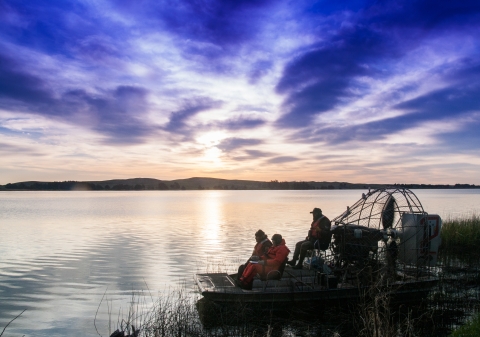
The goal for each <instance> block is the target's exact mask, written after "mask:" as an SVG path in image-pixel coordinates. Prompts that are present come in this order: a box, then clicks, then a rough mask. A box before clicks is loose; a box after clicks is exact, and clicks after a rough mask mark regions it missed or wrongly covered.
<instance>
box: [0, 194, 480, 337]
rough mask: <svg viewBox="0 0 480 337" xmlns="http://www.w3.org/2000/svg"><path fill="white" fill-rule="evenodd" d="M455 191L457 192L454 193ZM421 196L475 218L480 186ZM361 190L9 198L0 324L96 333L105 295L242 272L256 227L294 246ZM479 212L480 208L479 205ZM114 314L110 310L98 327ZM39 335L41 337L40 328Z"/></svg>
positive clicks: (1, 206)
mask: <svg viewBox="0 0 480 337" xmlns="http://www.w3.org/2000/svg"><path fill="white" fill-rule="evenodd" d="M451 192H452V193H451ZM461 192H462V191H421V192H419V193H418V196H419V198H420V200H421V202H422V203H423V204H424V206H425V209H426V210H427V211H428V212H430V213H439V214H440V215H441V216H444V215H445V214H444V213H445V212H450V210H452V209H454V210H455V211H456V212H458V213H460V212H462V210H465V211H466V212H471V210H472V208H473V207H474V205H479V204H480V190H476V191H473V192H472V191H465V193H463V194H462V193H461ZM360 196H361V191H338V190H337V191H178V192H173V191H143V192H134V191H131V192H124V191H121V192H1V193H0V233H2V236H1V244H0V328H3V327H4V326H5V325H6V324H7V323H8V321H10V319H12V318H13V317H15V316H16V315H17V314H19V313H20V312H21V311H22V310H23V309H25V308H27V309H28V310H27V311H26V312H25V313H24V314H23V315H22V317H20V318H19V319H17V320H16V321H15V322H14V323H15V324H12V325H11V326H9V328H8V335H15V334H17V335H19V336H21V335H23V334H26V335H35V336H40V337H42V336H65V335H95V334H96V332H95V330H94V328H93V318H94V316H95V312H96V310H97V308H98V305H99V303H100V301H101V299H102V296H103V294H104V293H105V291H106V290H107V293H106V297H107V298H108V299H109V301H111V303H112V307H114V308H115V310H116V312H115V317H116V315H118V310H119V308H121V307H123V308H125V307H128V302H129V301H130V300H131V298H130V297H131V294H132V291H147V287H148V291H149V292H151V293H152V294H154V295H155V294H157V292H158V291H162V290H164V289H165V288H167V287H168V286H175V285H177V283H178V281H179V280H181V279H187V280H189V281H191V280H192V278H193V275H194V274H195V273H196V272H197V271H205V270H206V269H207V268H208V265H209V264H212V263H217V262H216V261H215V262H212V259H219V260H221V264H219V265H220V267H221V268H223V269H224V270H223V271H233V270H235V269H236V267H237V265H238V262H239V260H241V262H243V260H244V259H246V258H247V257H248V255H249V254H250V252H251V250H252V247H253V245H254V236H253V234H254V233H255V231H256V230H258V229H259V228H261V229H263V230H264V231H265V232H266V233H268V234H269V235H270V236H271V235H273V234H275V233H281V234H282V235H283V236H284V237H285V239H286V241H287V245H288V246H289V247H290V248H291V249H292V247H293V245H294V244H295V242H296V241H298V240H300V239H302V238H304V237H305V234H306V231H307V229H308V227H309V225H310V221H311V215H310V214H309V212H310V211H311V209H312V208H313V207H320V208H322V209H323V210H324V213H325V214H326V215H327V216H328V217H329V218H333V217H335V216H336V215H339V214H340V213H342V212H343V211H344V210H345V207H346V205H350V204H351V203H353V202H355V201H356V200H357V199H358V198H359V197H360ZM477 207H478V206H477ZM447 215H448V214H447ZM108 318H109V312H108V308H107V307H106V306H105V305H102V306H101V308H100V311H99V317H98V321H97V325H98V324H100V326H102V327H103V328H104V330H102V333H103V335H107V333H106V331H105V329H106V322H107V321H108ZM33 331H34V332H33Z"/></svg>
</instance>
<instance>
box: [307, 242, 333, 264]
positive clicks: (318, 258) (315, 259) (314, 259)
mask: <svg viewBox="0 0 480 337" xmlns="http://www.w3.org/2000/svg"><path fill="white" fill-rule="evenodd" d="M327 249H328V246H325V245H320V242H319V241H318V240H317V241H315V243H314V244H313V249H312V250H309V251H308V252H307V256H306V257H305V260H303V267H304V268H305V269H315V270H323V265H324V262H325V258H324V257H322V252H323V253H324V254H323V255H325V256H326V252H325V251H326V250H327Z"/></svg>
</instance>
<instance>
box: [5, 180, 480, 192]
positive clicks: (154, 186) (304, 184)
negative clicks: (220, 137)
mask: <svg viewBox="0 0 480 337" xmlns="http://www.w3.org/2000/svg"><path fill="white" fill-rule="evenodd" d="M387 187H388V188H408V189H477V188H480V185H473V184H454V185H449V184H366V183H347V182H336V181H335V182H327V181H322V182H317V181H278V180H272V181H254V180H228V179H216V178H197V177H196V178H188V179H176V180H159V179H152V178H132V179H115V180H103V181H54V182H41V181H25V182H17V183H9V184H6V185H0V191H144V190H145V191H182V190H183V191H191V190H359V189H362V190H367V189H377V188H387Z"/></svg>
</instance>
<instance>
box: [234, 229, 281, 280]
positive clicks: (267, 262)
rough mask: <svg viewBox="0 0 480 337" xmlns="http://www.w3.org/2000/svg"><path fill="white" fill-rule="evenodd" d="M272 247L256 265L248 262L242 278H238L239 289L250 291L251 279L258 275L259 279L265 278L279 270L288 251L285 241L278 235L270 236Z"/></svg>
mask: <svg viewBox="0 0 480 337" xmlns="http://www.w3.org/2000/svg"><path fill="white" fill-rule="evenodd" d="M272 242H273V246H272V247H270V249H269V250H268V252H267V256H266V258H265V259H263V260H260V261H259V262H258V263H253V262H249V263H248V265H247V267H246V268H245V270H244V271H243V274H242V276H241V277H240V280H239V283H240V287H242V288H243V289H252V284H253V278H254V277H255V275H257V274H260V277H261V278H267V276H268V273H270V272H271V271H274V270H279V269H280V267H281V265H282V264H283V262H285V260H286V259H287V256H288V254H289V253H290V249H288V247H287V246H286V245H285V240H284V239H283V238H282V236H281V235H280V234H275V235H273V236H272Z"/></svg>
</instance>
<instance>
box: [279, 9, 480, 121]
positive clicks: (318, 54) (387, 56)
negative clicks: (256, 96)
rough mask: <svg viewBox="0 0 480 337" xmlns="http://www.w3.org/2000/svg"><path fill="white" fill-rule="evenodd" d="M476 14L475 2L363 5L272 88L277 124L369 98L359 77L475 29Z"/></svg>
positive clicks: (378, 74)
mask: <svg viewBox="0 0 480 337" xmlns="http://www.w3.org/2000/svg"><path fill="white" fill-rule="evenodd" d="M327 7H328V6H327ZM331 10H332V8H328V9H327V12H329V13H330V12H331ZM479 13H480V4H479V3H478V2H476V1H466V2H462V3H453V2H451V1H446V0H445V1H440V2H437V1H436V2H432V1H417V2H414V3H408V2H406V3H397V2H393V1H391V2H384V3H377V2H371V3H370V2H367V3H366V5H365V7H364V8H362V9H360V10H358V11H357V12H352V15H351V16H350V19H349V21H348V22H343V23H342V24H343V25H344V27H342V28H339V29H338V31H337V32H336V33H334V34H332V35H331V37H330V38H327V39H326V40H324V41H322V42H320V43H318V45H313V46H312V49H311V50H309V51H307V52H305V53H303V54H301V55H299V56H297V57H296V58H295V59H293V60H292V61H291V62H289V63H288V64H287V66H286V67H285V69H284V72H283V75H282V78H281V79H280V81H279V82H278V84H277V87H276V91H277V92H278V93H279V94H283V95H286V98H285V101H284V103H283V108H284V111H285V113H284V115H283V116H282V117H281V118H280V119H279V120H278V121H277V125H278V126H279V127H282V128H298V127H303V126H307V125H308V124H309V123H310V122H311V121H312V120H313V118H314V117H315V116H317V115H319V114H322V113H325V112H327V111H331V110H332V109H334V108H336V107H338V106H341V105H342V104H346V103H348V102H350V101H351V100H352V99H355V98H357V97H358V96H359V95H363V94H364V93H368V90H369V89H368V87H365V85H364V84H360V83H359V82H358V81H357V79H358V78H359V77H372V78H382V77H386V76H389V75H390V73H388V72H385V70H384V69H388V67H387V65H388V63H389V62H392V61H395V60H397V59H399V58H400V57H401V56H403V55H405V54H406V53H407V52H408V51H410V50H412V49H413V48H416V47H418V45H419V44H420V43H421V42H422V41H424V40H425V39H427V38H431V37H435V36H438V35H441V34H444V33H445V31H446V30H449V31H451V30H456V31H459V32H460V31H462V30H465V29H469V28H470V29H471V28H472V27H476V29H478V28H479V27H480V24H479V22H480V20H479V18H480V17H479ZM316 14H318V13H316ZM320 14H321V13H320Z"/></svg>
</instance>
